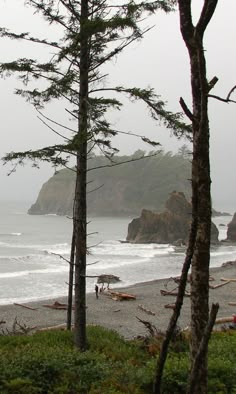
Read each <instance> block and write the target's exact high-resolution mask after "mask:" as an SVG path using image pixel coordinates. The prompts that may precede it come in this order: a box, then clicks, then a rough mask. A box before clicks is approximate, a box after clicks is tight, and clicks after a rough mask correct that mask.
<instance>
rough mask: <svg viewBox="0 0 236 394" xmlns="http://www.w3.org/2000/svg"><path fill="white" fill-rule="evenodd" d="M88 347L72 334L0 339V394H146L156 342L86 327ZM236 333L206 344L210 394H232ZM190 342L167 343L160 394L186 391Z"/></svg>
mask: <svg viewBox="0 0 236 394" xmlns="http://www.w3.org/2000/svg"><path fill="white" fill-rule="evenodd" d="M88 340H89V344H90V348H89V350H88V351H86V352H84V353H80V352H78V351H77V350H75V349H74V346H73V337H72V334H71V333H70V332H64V331H49V332H41V333H36V334H34V335H32V336H17V337H14V336H10V337H7V336H1V337H0V364H1V369H0V393H1V394H8V393H9V394H10V393H15V394H21V393H22V394H23V393H27V394H43V393H45V394H46V393H48V394H53V393H55V394H77V393H80V394H100V393H101V392H102V393H106V394H121V393H127V394H144V393H145V394H148V393H152V384H153V379H154V374H155V367H156V353H155V352H153V351H152V352H150V346H151V345H153V344H155V346H152V350H153V349H154V348H155V351H157V350H158V349H159V348H160V346H159V344H158V340H159V341H160V338H159V339H156V340H155V343H154V342H153V341H154V340H153V339H151V340H150V341H149V340H145V341H143V342H141V341H125V340H124V339H123V338H121V337H120V336H119V335H118V334H117V333H116V332H114V331H108V330H105V329H103V328H101V327H88ZM235 359H236V332H232V331H230V332H226V333H217V334H213V335H212V338H211V340H210V344H209V387H208V393H218V394H220V393H221V394H223V393H236V363H235ZM188 370H189V354H188V340H187V338H186V337H185V336H183V337H179V338H178V339H177V340H175V342H174V343H173V344H172V345H171V350H170V353H169V356H168V359H167V363H166V368H165V371H164V376H163V394H164V393H166V394H170V393H171V394H175V393H184V392H185V390H186V384H187V379H188Z"/></svg>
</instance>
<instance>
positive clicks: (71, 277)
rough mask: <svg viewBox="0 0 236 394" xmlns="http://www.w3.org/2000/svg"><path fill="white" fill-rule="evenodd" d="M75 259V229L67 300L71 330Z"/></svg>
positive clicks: (67, 326) (68, 320)
mask: <svg viewBox="0 0 236 394" xmlns="http://www.w3.org/2000/svg"><path fill="white" fill-rule="evenodd" d="M74 261H75V235H74V231H73V234H72V240H71V251H70V268H69V284H68V301H67V323H66V328H67V330H71V320H72V305H73V285H74Z"/></svg>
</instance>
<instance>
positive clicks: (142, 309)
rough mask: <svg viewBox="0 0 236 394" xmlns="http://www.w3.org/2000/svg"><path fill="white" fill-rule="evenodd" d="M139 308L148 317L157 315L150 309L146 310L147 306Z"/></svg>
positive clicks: (139, 306)
mask: <svg viewBox="0 0 236 394" xmlns="http://www.w3.org/2000/svg"><path fill="white" fill-rule="evenodd" d="M138 308H139V309H141V311H143V312H146V313H147V314H148V315H152V316H155V315H156V313H155V312H152V311H150V310H149V309H147V308H145V306H143V305H138Z"/></svg>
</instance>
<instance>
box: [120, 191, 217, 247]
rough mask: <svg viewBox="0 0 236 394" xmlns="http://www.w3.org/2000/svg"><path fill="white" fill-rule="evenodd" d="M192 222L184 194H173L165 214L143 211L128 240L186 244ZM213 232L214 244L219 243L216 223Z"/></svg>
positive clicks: (168, 201) (129, 233)
mask: <svg viewBox="0 0 236 394" xmlns="http://www.w3.org/2000/svg"><path fill="white" fill-rule="evenodd" d="M190 220H191V204H190V203H189V202H188V201H187V200H186V198H185V195H184V193H180V192H173V193H171V195H170V196H169V198H168V200H167V202H166V208H165V210H164V211H163V212H161V213H155V212H151V211H148V210H146V209H143V210H142V213H141V216H140V218H136V219H133V220H132V222H131V223H130V224H129V226H128V235H127V238H126V240H127V241H129V242H134V243H170V244H175V243H176V244H182V243H183V244H185V243H187V241H188V234H189V227H190ZM211 231H212V234H211V236H212V242H213V243H217V242H218V235H219V232H218V229H217V227H216V226H215V224H214V223H212V226H211Z"/></svg>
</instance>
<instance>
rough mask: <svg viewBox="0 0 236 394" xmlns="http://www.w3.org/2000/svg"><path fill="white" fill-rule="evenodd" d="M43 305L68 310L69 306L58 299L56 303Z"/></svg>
mask: <svg viewBox="0 0 236 394" xmlns="http://www.w3.org/2000/svg"><path fill="white" fill-rule="evenodd" d="M43 306H44V307H45V308H51V309H59V310H67V308H68V305H67V304H62V303H60V302H58V301H55V302H54V304H44V305H43ZM72 309H74V306H72Z"/></svg>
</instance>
